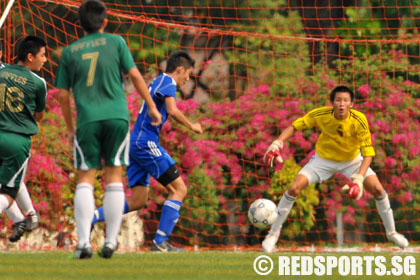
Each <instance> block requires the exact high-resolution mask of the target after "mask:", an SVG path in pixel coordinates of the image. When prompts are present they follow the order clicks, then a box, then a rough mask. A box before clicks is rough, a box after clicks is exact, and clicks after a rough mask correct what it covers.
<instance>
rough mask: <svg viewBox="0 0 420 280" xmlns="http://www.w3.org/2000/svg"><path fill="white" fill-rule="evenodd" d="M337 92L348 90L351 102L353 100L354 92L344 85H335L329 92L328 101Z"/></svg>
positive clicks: (332, 99)
mask: <svg viewBox="0 0 420 280" xmlns="http://www.w3.org/2000/svg"><path fill="white" fill-rule="evenodd" d="M337 92H348V93H349V94H350V99H351V102H353V101H354V93H353V91H352V90H351V89H349V88H348V87H346V86H336V87H335V88H334V89H333V90H332V91H331V93H330V101H331V102H333V101H334V98H335V95H336V94H337Z"/></svg>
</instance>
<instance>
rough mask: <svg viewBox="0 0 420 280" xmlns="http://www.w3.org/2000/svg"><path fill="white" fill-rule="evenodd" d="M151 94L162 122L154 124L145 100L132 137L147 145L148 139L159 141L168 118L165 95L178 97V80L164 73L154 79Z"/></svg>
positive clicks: (150, 87)
mask: <svg viewBox="0 0 420 280" xmlns="http://www.w3.org/2000/svg"><path fill="white" fill-rule="evenodd" d="M149 91H150V94H151V96H152V98H153V101H154V102H155V104H156V107H157V110H158V111H159V112H160V113H161V115H162V123H161V124H160V125H159V126H154V125H152V120H151V119H150V117H149V115H148V114H147V113H148V107H147V104H146V103H145V102H143V105H142V107H141V109H140V112H139V115H138V117H137V121H136V125H135V126H134V128H133V131H132V132H131V136H130V139H131V141H132V142H133V141H134V142H136V143H137V144H138V145H141V146H142V145H146V144H147V142H148V141H154V142H158V141H159V134H160V129H161V128H162V126H163V124H164V123H165V121H166V120H167V119H168V111H167V109H166V104H165V97H173V98H175V97H176V82H175V80H174V79H172V78H171V77H169V76H168V75H167V74H165V73H163V74H162V75H160V76H159V77H157V78H156V79H154V80H153V82H152V83H151V84H150V86H149Z"/></svg>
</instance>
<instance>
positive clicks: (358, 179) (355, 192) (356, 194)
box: [341, 174, 364, 200]
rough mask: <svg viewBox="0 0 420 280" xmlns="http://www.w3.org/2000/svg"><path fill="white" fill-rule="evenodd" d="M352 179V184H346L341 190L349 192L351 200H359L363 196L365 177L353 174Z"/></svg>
mask: <svg viewBox="0 0 420 280" xmlns="http://www.w3.org/2000/svg"><path fill="white" fill-rule="evenodd" d="M350 178H351V180H352V182H351V183H350V184H346V185H345V186H344V187H342V188H341V190H342V191H344V192H347V193H348V195H349V196H350V197H351V198H353V199H356V200H359V199H360V198H361V197H362V195H363V180H364V177H363V175H360V174H353V175H351V177H350Z"/></svg>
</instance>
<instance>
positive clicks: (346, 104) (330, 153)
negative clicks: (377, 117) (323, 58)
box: [262, 86, 408, 252]
mask: <svg viewBox="0 0 420 280" xmlns="http://www.w3.org/2000/svg"><path fill="white" fill-rule="evenodd" d="M330 101H331V103H332V107H321V108H317V109H314V110H312V111H310V112H309V113H307V114H306V115H305V116H303V117H302V118H299V119H297V120H295V121H294V122H293V123H292V125H291V126H289V127H288V128H286V129H285V130H284V131H283V132H282V133H281V134H280V136H279V137H278V139H276V140H275V141H274V142H273V143H272V144H271V145H270V146H269V148H268V150H267V152H266V153H265V155H264V162H265V163H266V164H267V165H269V166H271V167H272V166H273V163H274V162H275V161H278V162H282V158H281V154H280V151H281V149H282V148H283V143H284V142H285V141H286V140H287V139H289V138H290V137H291V136H292V135H293V134H294V133H295V131H297V130H303V129H310V128H312V127H315V126H317V127H318V128H319V130H320V131H321V134H320V136H319V138H318V141H317V143H316V146H315V150H316V153H315V155H314V156H313V157H312V158H311V160H310V161H309V162H308V163H307V164H306V165H305V166H304V167H303V168H302V170H301V171H300V172H299V173H298V175H297V176H296V178H295V180H294V182H293V183H292V184H291V185H290V187H289V189H288V190H287V191H286V192H285V193H284V195H283V197H282V198H281V200H280V202H279V204H278V206H277V211H278V213H279V215H278V217H277V219H276V221H275V222H274V223H273V225H272V226H271V229H270V231H269V233H268V234H267V236H266V237H265V239H264V241H263V242H262V247H263V249H264V251H265V252H273V251H274V249H275V246H276V243H277V240H278V239H279V236H280V231H281V228H282V225H283V222H284V221H285V220H286V218H287V216H288V215H289V212H290V210H291V209H292V206H293V204H294V202H295V200H296V197H297V196H298V195H299V193H300V192H301V191H302V190H303V189H304V188H305V187H306V186H309V185H311V184H313V183H320V182H323V181H325V180H327V179H329V178H330V177H331V176H333V175H334V174H335V173H342V174H343V175H345V176H346V177H347V178H349V179H350V180H351V181H352V182H351V183H350V184H348V185H345V186H344V187H343V188H342V190H343V191H345V192H347V193H348V195H349V196H350V197H351V198H353V199H356V200H357V199H360V198H361V197H362V195H363V190H364V189H366V190H367V191H368V192H369V193H371V194H372V195H373V196H374V197H375V203H376V208H377V209H378V213H379V215H380V217H381V219H382V222H383V224H384V227H385V230H386V236H387V238H388V240H390V241H392V242H394V243H395V244H397V245H398V246H399V247H401V248H404V247H407V246H408V241H407V239H406V238H405V237H404V236H403V235H402V234H399V233H397V232H396V230H395V222H394V216H393V212H392V209H391V206H390V203H389V199H388V195H387V193H386V192H385V190H384V188H383V186H382V184H381V183H380V182H379V179H378V177H377V176H376V174H375V172H374V171H373V170H372V169H371V168H370V167H369V166H370V164H371V162H372V158H373V157H374V156H375V150H374V148H373V146H372V140H371V135H370V130H369V124H368V122H367V120H366V117H365V115H364V114H362V113H360V112H358V111H356V110H354V109H352V107H353V104H354V93H353V92H352V91H351V90H350V89H349V88H348V87H345V86H338V87H336V88H335V89H333V90H332V91H331V93H330Z"/></svg>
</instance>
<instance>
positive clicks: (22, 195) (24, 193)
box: [16, 182, 36, 215]
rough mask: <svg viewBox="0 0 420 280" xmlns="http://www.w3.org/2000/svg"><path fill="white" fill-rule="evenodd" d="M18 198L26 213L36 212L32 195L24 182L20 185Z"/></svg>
mask: <svg viewBox="0 0 420 280" xmlns="http://www.w3.org/2000/svg"><path fill="white" fill-rule="evenodd" d="M16 200H17V202H18V203H19V206H20V207H21V208H22V211H23V213H24V214H25V215H29V214H35V213H36V211H35V209H34V206H33V204H32V200H31V197H30V196H29V193H28V189H27V188H26V185H25V183H23V182H22V183H21V184H20V186H19V192H18V194H17V196H16Z"/></svg>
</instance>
